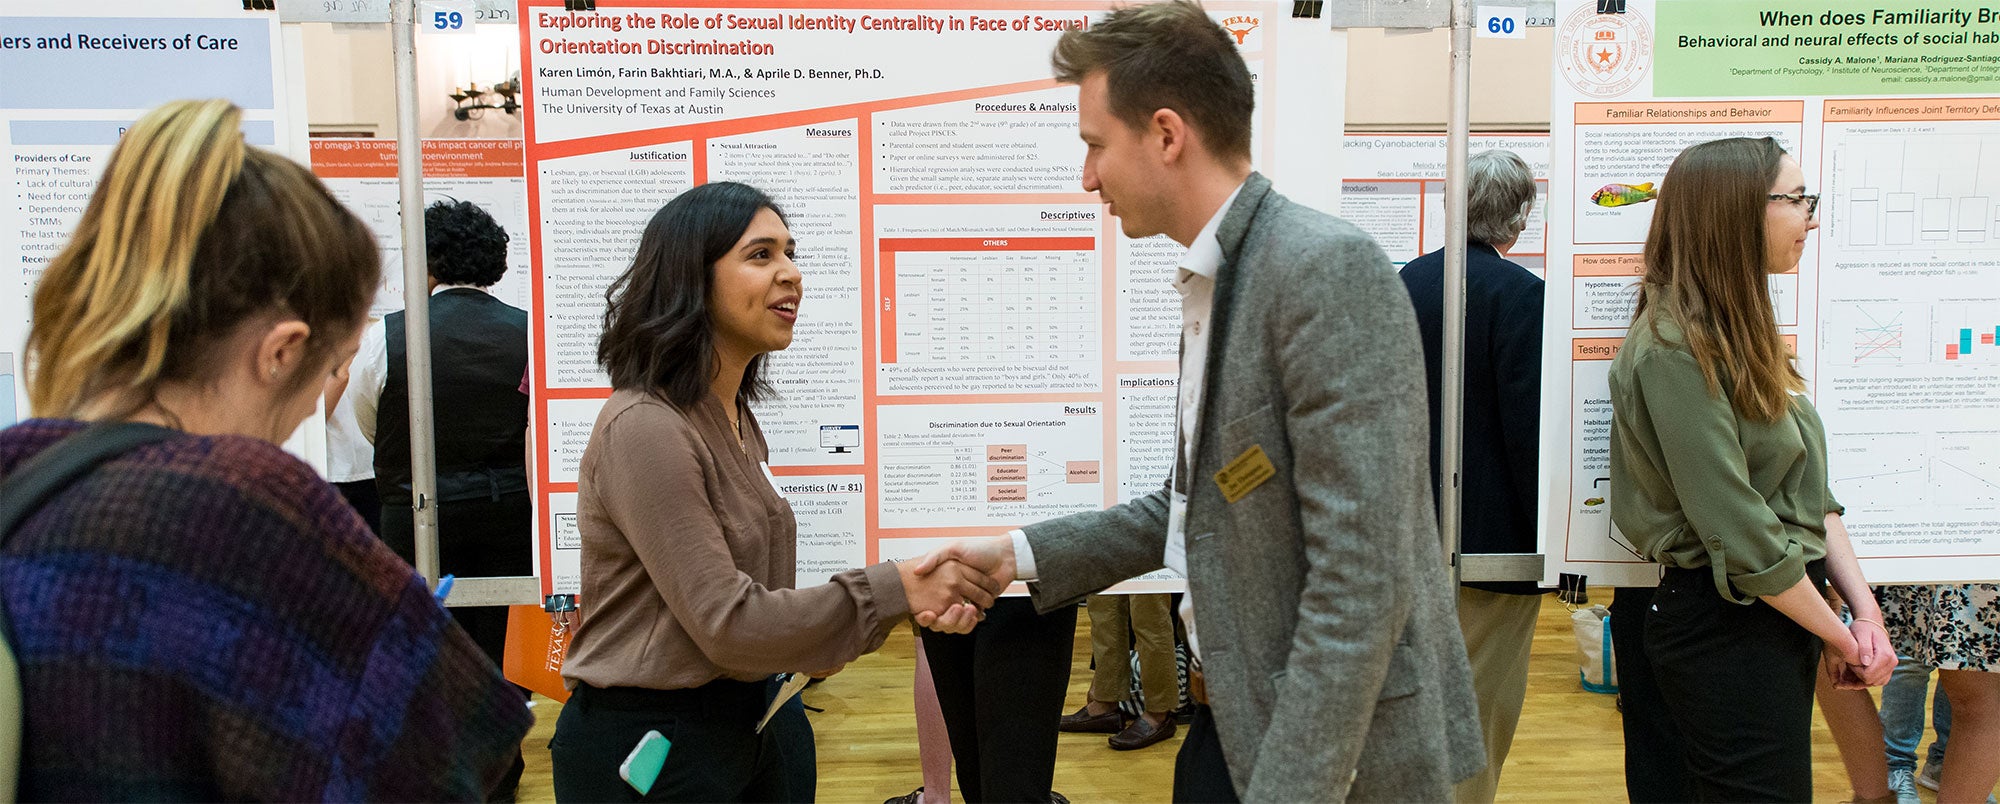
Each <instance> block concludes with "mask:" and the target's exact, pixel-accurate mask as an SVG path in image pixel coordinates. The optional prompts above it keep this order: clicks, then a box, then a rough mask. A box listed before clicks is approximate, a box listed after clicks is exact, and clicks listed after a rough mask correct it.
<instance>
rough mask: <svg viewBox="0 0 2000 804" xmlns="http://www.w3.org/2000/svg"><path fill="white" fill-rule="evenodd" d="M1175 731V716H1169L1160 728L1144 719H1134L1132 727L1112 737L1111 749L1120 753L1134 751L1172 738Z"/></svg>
mask: <svg viewBox="0 0 2000 804" xmlns="http://www.w3.org/2000/svg"><path fill="white" fill-rule="evenodd" d="M1175 731H1176V727H1175V726H1174V716H1173V715H1168V716H1167V719H1166V720H1164V721H1161V722H1160V725H1158V726H1155V725H1153V722H1152V721H1150V720H1147V719H1145V718H1143V717H1140V718H1133V719H1132V725H1130V726H1126V727H1125V730H1124V731H1121V732H1118V733H1117V734H1114V735H1111V747H1112V748H1113V749H1114V750H1118V751H1133V750H1137V749H1140V748H1145V747H1146V746H1149V745H1152V744H1154V743H1157V742H1160V741H1161V740H1165V739H1167V738H1169V737H1172V736H1174V732H1175Z"/></svg>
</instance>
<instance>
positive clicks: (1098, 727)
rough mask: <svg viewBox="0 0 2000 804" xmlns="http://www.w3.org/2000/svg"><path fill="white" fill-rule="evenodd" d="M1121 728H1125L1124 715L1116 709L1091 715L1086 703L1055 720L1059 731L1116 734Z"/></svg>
mask: <svg viewBox="0 0 2000 804" xmlns="http://www.w3.org/2000/svg"><path fill="white" fill-rule="evenodd" d="M1042 722H1043V723H1047V722H1048V721H1046V720H1044V721H1042ZM1123 728H1125V716H1124V715H1122V714H1119V712H1118V710H1116V709H1113V710H1111V711H1109V712H1105V713H1104V714H1101V715H1093V714H1091V713H1090V707H1089V706H1087V705H1086V706H1084V707H1083V708H1082V709H1078V710H1076V711H1075V712H1071V713H1069V714H1067V715H1063V716H1062V720H1060V721H1057V722H1056V729H1057V730H1059V731H1088V732H1096V733H1099V734H1117V733H1118V731H1119V730H1120V729H1123Z"/></svg>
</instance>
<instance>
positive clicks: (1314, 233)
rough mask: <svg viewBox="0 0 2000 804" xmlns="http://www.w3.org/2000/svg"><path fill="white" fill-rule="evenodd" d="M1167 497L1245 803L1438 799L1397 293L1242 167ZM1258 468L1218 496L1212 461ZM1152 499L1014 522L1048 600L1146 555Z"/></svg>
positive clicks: (1469, 745)
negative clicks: (1194, 420)
mask: <svg viewBox="0 0 2000 804" xmlns="http://www.w3.org/2000/svg"><path fill="white" fill-rule="evenodd" d="M1217 240H1218V241H1220V243H1221V245H1222V254H1223V263H1222V266H1221V269H1220V270H1219V271H1218V272H1217V276H1216V285H1215V302H1214V308H1213V312H1212V314H1211V316H1210V325H1211V330H1210V333H1211V334H1210V338H1211V340H1210V343H1209V350H1208V363H1207V374H1206V376H1205V377H1204V379H1203V384H1204V390H1203V395H1202V402H1201V414H1200V421H1199V423H1198V424H1199V428H1198V429H1199V431H1200V432H1199V433H1198V435H1197V437H1196V443H1195V445H1194V451H1193V454H1192V456H1191V461H1192V468H1191V470H1190V471H1189V473H1188V474H1189V484H1188V485H1189V489H1188V492H1189V493H1188V508H1187V522H1186V528H1185V529H1186V534H1187V565H1188V589H1189V594H1191V595H1192V596H1193V597H1194V601H1195V603H1194V619H1195V626H1196V628H1197V629H1198V632H1199V638H1200V641H1201V658H1202V661H1203V663H1204V671H1205V672H1204V675H1205V677H1206V680H1207V687H1208V694H1209V702H1210V705H1211V706H1212V707H1213V710H1214V714H1215V725H1216V730H1217V732H1218V733H1219V734H1220V735H1221V738H1222V739H1221V742H1222V751H1223V755H1224V756H1225V757H1226V758H1227V760H1228V763H1229V769H1230V771H1229V772H1230V778H1231V781H1233V782H1234V783H1235V786H1236V790H1237V793H1238V795H1239V796H1241V797H1242V799H1243V800H1244V801H1251V802H1255V801H1286V802H1289V801H1314V802H1326V801H1336V802H1337V801H1347V800H1354V801H1445V800H1449V799H1450V798H1451V791H1452V783H1453V782H1456V781H1458V780H1460V779H1463V778H1465V777H1467V776H1470V775H1471V774H1472V773H1473V772H1474V771H1477V770H1478V769H1479V767H1480V765H1481V764H1482V763H1484V761H1485V748H1484V747H1483V745H1482V743H1481V740H1480V736H1479V711H1478V708H1477V705H1476V704H1475V702H1474V699H1473V693H1472V680H1471V673H1470V671H1469V669H1468V668H1467V666H1466V658H1465V644H1464V642H1463V641H1462V639H1461V638H1460V635H1459V629H1458V617H1457V614H1456V612H1455V609H1454V607H1453V603H1452V601H1453V590H1452V589H1451V581H1450V576H1449V574H1447V572H1446V571H1445V558H1444V555H1443V553H1442V551H1441V550H1440V547H1439V544H1438V532H1437V518H1436V517H1435V516H1434V515H1432V512H1431V511H1428V510H1425V509H1428V508H1431V491H1430V487H1429V486H1428V485H1426V478H1427V475H1426V473H1425V471H1424V446H1423V444H1424V418H1423V413H1422V410H1423V380H1422V374H1420V373H1419V371H1418V363H1419V361H1421V360H1422V354H1421V352H1420V351H1419V350H1418V349H1417V344H1416V341H1417V322H1416V318H1415V316H1413V315H1412V314H1411V313H1410V303H1409V294H1408V293H1407V292H1406V291H1404V289H1403V286H1402V283H1400V282H1398V281H1397V280H1396V272H1395V269H1394V268H1392V267H1390V265H1389V260H1388V258H1387V257H1385V256H1384V255H1383V254H1382V249H1381V248H1380V247H1378V246H1376V245H1375V242H1374V241H1373V240H1371V239H1369V237H1368V236H1367V235H1366V234H1363V233H1362V232H1361V230H1359V229H1356V228H1354V226H1352V225H1350V224H1348V223H1347V222H1345V221H1341V220H1338V219H1335V218H1331V217H1328V216H1326V215H1324V214H1321V213H1319V212H1317V211H1315V210H1312V209H1310V208H1307V207H1303V206H1299V205H1297V204H1293V203H1292V202H1290V201H1288V200H1286V199H1285V197H1284V196H1282V195H1279V194H1278V193H1276V192H1274V191H1272V189H1271V183H1270V181H1268V180H1266V179H1265V178H1264V177H1263V176H1260V175H1257V174H1254V173H1253V174H1251V176H1250V178H1249V180H1248V181H1246V182H1245V183H1244V185H1243V189H1242V190H1241V191H1240V192H1239V193H1238V194H1237V196H1236V203H1235V204H1234V205H1232V206H1231V207H1230V208H1229V211H1228V212H1227V213H1226V214H1225V215H1224V217H1223V219H1222V226H1221V229H1220V230H1219V232H1218V233H1217ZM1253 447H1261V448H1262V449H1263V453H1264V455H1265V458H1266V459H1267V460H1268V461H1269V462H1270V467H1271V472H1270V474H1269V476H1268V478H1267V479H1265V480H1264V481H1263V482H1262V483H1261V484H1259V485H1256V486H1255V487H1253V488H1251V489H1249V490H1248V491H1247V493H1245V494H1244V495H1242V496H1241V497H1240V498H1238V499H1237V500H1236V501H1235V502H1229V501H1228V500H1226V499H1225V498H1224V496H1223V493H1222V491H1221V489H1220V487H1219V485H1218V482H1217V481H1216V480H1215V477H1216V475H1217V473H1218V472H1221V471H1222V470H1223V468H1224V467H1225V466H1228V465H1229V464H1230V463H1231V462H1232V461H1234V460H1236V459H1237V458H1238V457H1239V456H1242V455H1245V454H1247V453H1248V452H1249V451H1250V450H1251V449H1252V448H1253ZM1167 507H1168V492H1167V491H1166V490H1165V489H1162V490H1160V491H1156V492H1154V493H1153V494H1150V495H1147V496H1145V497H1140V498H1138V499H1135V500H1132V501H1130V502H1127V503H1125V504H1123V505H1119V506H1116V507H1114V508H1110V509H1107V510H1104V511H1099V512H1092V513H1086V514H1077V515H1074V516H1068V517H1064V518H1062V519H1056V520H1051V521H1048V522H1043V523H1040V524H1037V525H1030V526H1028V527H1027V528H1024V529H1023V530H1024V531H1025V532H1026V534H1027V538H1028V543H1029V545H1030V546H1031V547H1032V549H1033V551H1034V558H1035V566H1036V571H1037V575H1038V576H1039V578H1040V580H1039V581H1038V582H1037V583H1035V584H1034V585H1032V586H1031V587H1030V589H1031V591H1032V592H1033V594H1034V598H1035V604H1036V606H1037V607H1038V608H1040V609H1042V610H1044V611H1047V610H1049V609H1052V608H1055V607H1057V606H1064V605H1069V604H1072V603H1075V602H1076V601H1078V600H1081V599H1082V598H1083V597H1084V596H1085V595H1087V594H1089V593H1091V592H1095V591H1097V590H1099V589H1103V588H1104V587H1106V586H1109V585H1111V584H1113V583H1116V582H1118V581H1122V580H1125V579H1126V578H1130V577H1133V576H1135V575H1139V574H1141V573H1144V572H1147V571H1150V570H1153V569H1156V568H1158V567H1159V566H1160V565H1161V564H1162V563H1163V562H1164V559H1165V546H1166V532H1167Z"/></svg>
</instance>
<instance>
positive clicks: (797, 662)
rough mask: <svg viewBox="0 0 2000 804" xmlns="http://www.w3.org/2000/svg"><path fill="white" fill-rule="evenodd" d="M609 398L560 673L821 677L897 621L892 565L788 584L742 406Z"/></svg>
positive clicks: (780, 516) (793, 541)
mask: <svg viewBox="0 0 2000 804" xmlns="http://www.w3.org/2000/svg"><path fill="white" fill-rule="evenodd" d="M742 421H743V424H744V432H743V436H744V438H743V441H742V444H741V447H740V448H739V446H738V442H737V439H736V434H735V432H734V431H733V429H732V428H731V427H730V424H729V417H728V414H727V412H726V411H725V410H724V409H723V406H722V402H721V401H719V400H717V399H715V398H714V397H713V396H710V395H706V394H704V395H703V396H702V399H701V401H700V402H699V403H697V404H695V405H693V406H691V407H690V408H688V409H685V410H683V409H679V408H676V407H674V406H673V405H670V404H668V403H666V402H664V401H661V400H660V399H658V398H656V397H653V396H650V395H646V394H642V393H639V392H637V391H618V392H617V393H614V394H612V395H611V399H610V400H609V401H608V402H607V403H606V404H605V406H604V410H603V411H602V412H601V413H599V414H598V416H597V424H596V427H595V428H594V429H593V431H592V432H591V434H590V445H589V446H588V447H586V448H585V449H584V453H583V466H582V470H581V472H580V475H579V477H578V483H577V486H578V495H577V524H578V527H579V529H580V531H581V534H582V538H583V558H582V570H583V589H582V595H581V596H580V600H579V604H580V607H581V608H582V610H583V622H582V624H581V625H580V626H578V628H577V632H576V636H575V637H574V638H573V640H572V641H571V643H570V652H569V658H568V659H567V660H566V661H565V662H564V663H563V670H562V673H563V677H564V679H565V680H566V681H567V683H568V684H569V685H570V687H571V688H572V689H574V688H575V686H576V684H577V683H578V682H582V683H585V684H589V685H591V686H593V687H647V688H652V689H683V688H689V687H698V686H701V685H702V684H706V683H708V682H709V681H713V680H715V679H718V678H730V679H735V680H738V681H754V680H756V679H759V678H764V677H766V676H769V675H770V674H772V673H780V672H788V671H807V672H810V671H816V670H825V669H830V668H833V667H836V666H839V665H842V664H845V663H847V662H849V661H852V660H854V659H855V658H856V657H859V656H860V655H861V654H863V653H867V652H869V651H872V650H875V649H876V648H878V647H881V645H882V641H883V639H885V638H886V637H887V635H888V629H889V627H890V626H892V625H894V624H895V623H896V622H897V621H898V620H900V619H902V618H903V617H904V616H906V615H908V614H909V605H908V602H907V600H906V599H905V597H904V595H903V584H902V579H901V577H900V576H899V575H897V573H896V568H895V565H893V564H888V563H883V564H876V565H874V566H871V567H865V568H862V569H855V570H849V571H847V572H843V573H840V574H839V575H836V576H834V577H833V579H832V580H831V581H829V582H827V583H825V584H823V585H820V586H815V587H813V588H810V589H794V588H792V585H793V583H794V575H795V570H794V564H795V561H796V554H797V534H798V524H797V521H796V520H794V519H793V518H792V508H791V505H790V504H788V503H786V502H785V498H784V497H782V496H780V495H779V494H778V490H777V488H776V487H775V486H774V485H773V484H772V482H771V479H770V477H769V476H768V475H766V474H765V470H764V468H763V466H762V463H763V461H764V460H765V458H766V456H767V455H768V453H767V451H766V449H765V444H764V434H763V431H762V430H761V429H759V428H758V427H757V423H756V420H755V419H754V418H753V417H752V416H751V414H750V412H749V410H748V409H745V410H743V411H742Z"/></svg>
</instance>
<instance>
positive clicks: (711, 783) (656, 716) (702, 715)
mask: <svg viewBox="0 0 2000 804" xmlns="http://www.w3.org/2000/svg"><path fill="white" fill-rule="evenodd" d="M772 692H773V685H772V684H771V683H768V682H762V681H758V682H741V681H726V680H724V681H711V682H709V683H708V684H705V685H703V686H700V687H696V688H694V689H686V690H645V689H635V688H631V687H614V688H611V689H598V688H595V687H591V686H589V685H578V686H577V688H576V690H575V691H574V692H572V693H571V694H570V699H569V703H567V704H565V705H564V706H563V710H562V715H560V716H559V717H557V718H556V733H555V737H554V738H552V739H550V740H549V758H550V760H551V765H552V769H553V771H554V775H555V793H556V800H557V801H559V802H570V801H578V802H600V801H602V802H625V801H718V802H720V801H760V802H761V801H772V802H775V801H812V800H813V791H812V790H811V789H810V788H807V789H803V790H801V789H796V786H797V785H799V784H801V782H802V781H803V780H802V779H801V777H800V775H799V774H800V770H801V768H802V767H811V766H812V764H813V761H812V757H810V756H806V757H799V756H796V753H797V752H798V751H799V750H800V746H801V742H800V740H799V737H800V735H799V734H798V733H797V732H796V729H799V728H804V729H805V730H806V734H805V735H804V743H803V745H804V746H805V750H810V744H811V741H812V737H811V728H812V727H811V725H810V724H807V723H806V721H805V718H804V710H803V709H800V708H798V705H797V702H796V701H794V702H793V703H792V704H789V705H788V708H790V709H791V710H792V712H794V713H796V717H791V716H788V715H786V714H785V713H783V712H781V713H780V714H779V715H777V716H775V717H773V718H772V720H771V723H770V724H769V725H767V726H766V727H765V728H764V731H763V732H762V733H758V732H756V731H754V729H755V728H756V725H757V719H758V718H760V717H762V716H763V715H764V708H765V706H766V705H767V704H768V702H769V701H770V697H771V693H772ZM652 730H657V731H659V732H660V735H661V736H663V737H666V738H667V740H668V741H669V742H671V743H672V746H671V747H670V748H669V749H668V751H667V760H666V763H665V764H663V765H662V766H661V767H660V776H659V779H658V780H656V781H655V782H654V783H653V788H652V790H651V791H649V792H647V793H646V794H645V795H643V796H642V795H640V794H639V791H637V790H634V789H633V788H632V787H631V786H630V785H628V784H626V783H625V780H624V779H623V778H621V777H620V776H619V775H618V768H619V766H620V765H621V764H623V763H624V762H625V757H626V755H628V754H630V753H631V752H632V749H633V747H634V746H637V745H638V744H639V740H640V739H641V738H642V737H644V736H645V735H646V732H647V731H652ZM805 783H806V784H810V782H805Z"/></svg>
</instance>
